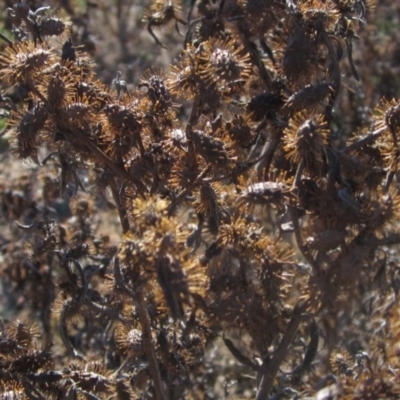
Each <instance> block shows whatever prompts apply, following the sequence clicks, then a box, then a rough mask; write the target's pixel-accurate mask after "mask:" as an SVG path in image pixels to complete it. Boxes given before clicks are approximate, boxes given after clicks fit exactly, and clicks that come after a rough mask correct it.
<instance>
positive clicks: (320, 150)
mask: <svg viewBox="0 0 400 400" xmlns="http://www.w3.org/2000/svg"><path fill="white" fill-rule="evenodd" d="M328 135H329V130H328V125H327V123H326V121H325V120H324V118H323V116H322V115H318V116H315V117H313V118H307V116H306V115H305V114H304V115H303V114H301V113H298V114H296V115H295V116H294V117H293V118H291V119H290V121H289V126H288V127H287V128H286V129H285V130H284V137H283V142H284V150H285V151H286V153H287V154H286V157H287V158H288V159H289V160H290V161H291V162H293V163H295V164H299V163H300V162H301V161H303V163H304V166H305V167H306V168H307V170H308V171H309V172H310V173H312V174H315V173H318V171H320V169H321V165H322V163H323V156H324V150H325V148H326V146H327V145H328Z"/></svg>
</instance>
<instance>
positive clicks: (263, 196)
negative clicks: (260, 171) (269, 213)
mask: <svg viewBox="0 0 400 400" xmlns="http://www.w3.org/2000/svg"><path fill="white" fill-rule="evenodd" d="M292 197H293V193H292V188H291V187H290V186H288V185H286V184H285V183H283V182H259V183H255V184H253V185H250V186H248V187H247V189H246V190H245V191H244V192H243V193H242V194H241V195H240V196H239V197H238V198H237V200H236V201H235V204H234V209H235V211H240V210H242V209H243V208H245V207H248V208H249V212H253V210H254V207H255V206H256V205H260V206H265V205H268V204H280V203H283V202H285V201H288V200H289V199H290V198H292Z"/></svg>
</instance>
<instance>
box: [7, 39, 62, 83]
mask: <svg viewBox="0 0 400 400" xmlns="http://www.w3.org/2000/svg"><path fill="white" fill-rule="evenodd" d="M54 63H55V58H54V55H53V54H52V53H51V52H50V50H49V49H47V48H45V47H41V46H35V45H34V44H33V43H32V42H23V43H17V44H15V43H14V44H13V45H11V46H9V47H7V48H6V49H5V52H4V53H2V54H0V68H1V69H2V71H1V77H5V78H7V79H8V81H9V82H10V83H11V84H12V85H14V84H18V83H25V82H26V81H27V80H28V78H32V77H34V76H36V75H37V73H38V72H40V71H41V70H43V69H45V68H47V67H48V66H49V65H52V64H54Z"/></svg>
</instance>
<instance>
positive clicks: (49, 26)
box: [40, 18, 67, 36]
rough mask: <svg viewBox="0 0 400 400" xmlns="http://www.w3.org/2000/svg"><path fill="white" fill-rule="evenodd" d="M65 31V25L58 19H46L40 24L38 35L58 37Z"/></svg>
mask: <svg viewBox="0 0 400 400" xmlns="http://www.w3.org/2000/svg"><path fill="white" fill-rule="evenodd" d="M66 30H67V25H66V23H65V22H64V21H62V20H61V19H58V18H47V19H45V20H44V21H43V22H41V24H40V34H41V35H42V36H59V35H61V34H63V33H64V32H65V31H66Z"/></svg>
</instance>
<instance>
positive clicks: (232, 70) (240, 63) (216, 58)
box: [199, 40, 251, 89]
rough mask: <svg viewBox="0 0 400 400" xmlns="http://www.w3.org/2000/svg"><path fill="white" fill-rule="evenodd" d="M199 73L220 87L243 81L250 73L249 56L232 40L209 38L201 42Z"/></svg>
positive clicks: (210, 82)
mask: <svg viewBox="0 0 400 400" xmlns="http://www.w3.org/2000/svg"><path fill="white" fill-rule="evenodd" d="M201 47H202V50H203V51H202V52H201V54H200V56H199V59H200V60H201V63H202V64H201V67H200V75H201V76H203V77H204V79H205V81H206V82H208V83H209V85H211V84H217V85H218V87H220V88H221V89H222V88H223V89H224V88H226V87H228V86H232V85H235V84H237V83H243V82H245V81H246V80H247V79H248V78H249V77H250V73H251V64H250V56H249V54H248V53H245V51H244V47H243V46H237V45H236V43H235V41H233V40H225V41H221V40H209V41H207V42H205V43H202V45H201Z"/></svg>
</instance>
